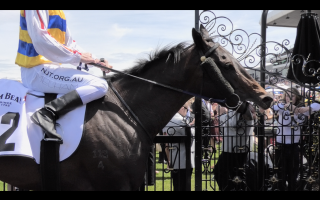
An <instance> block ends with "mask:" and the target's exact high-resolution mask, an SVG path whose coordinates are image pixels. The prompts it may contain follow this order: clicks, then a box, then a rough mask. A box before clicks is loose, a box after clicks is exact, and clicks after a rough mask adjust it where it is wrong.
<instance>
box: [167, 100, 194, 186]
mask: <svg viewBox="0 0 320 200" xmlns="http://www.w3.org/2000/svg"><path fill="white" fill-rule="evenodd" d="M189 106H190V105H189V101H188V102H187V103H185V104H184V105H183V106H182V107H181V108H180V110H179V111H178V112H177V113H176V114H175V115H174V116H173V118H172V119H171V120H170V121H169V123H168V124H167V125H166V126H165V128H164V129H163V132H164V133H165V134H166V135H169V137H170V135H174V136H185V135H186V132H185V131H186V127H189V125H190V124H191V125H192V124H193V123H194V120H193V121H192V122H191V123H189V122H190V121H189V120H188V116H187V115H188V111H189ZM188 123H189V124H188ZM191 134H192V135H194V128H191ZM192 141H193V140H192ZM167 146H169V147H170V152H169V150H168V148H166V154H167V158H168V166H169V167H170V166H173V169H174V171H172V172H171V177H172V179H173V188H174V191H185V190H186V176H187V175H188V176H190V177H191V175H192V170H193V168H194V151H195V150H194V142H191V147H188V148H191V149H190V150H191V158H190V159H191V170H190V172H189V174H187V171H186V166H187V163H186V146H185V144H184V143H169V144H168V145H167Z"/></svg>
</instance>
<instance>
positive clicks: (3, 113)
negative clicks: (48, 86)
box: [0, 79, 86, 164]
mask: <svg viewBox="0 0 320 200" xmlns="http://www.w3.org/2000/svg"><path fill="white" fill-rule="evenodd" d="M60 96H62V95H58V97H60ZM43 106H44V93H41V92H36V91H30V90H29V89H28V88H26V87H24V86H23V85H22V84H21V83H19V82H17V81H13V80H7V79H0V119H1V121H0V156H24V157H30V158H33V159H34V160H35V161H36V163H38V164H40V142H41V140H42V139H43V131H42V129H41V128H40V127H39V126H37V125H36V124H34V123H33V122H32V121H31V120H30V116H31V115H32V114H33V113H34V112H35V111H36V110H38V109H40V108H42V107H43ZM85 110H86V106H85V105H83V106H81V107H79V108H77V109H75V110H73V111H71V112H69V113H67V114H66V115H64V116H61V118H60V119H58V120H57V122H58V123H59V124H60V126H57V132H58V134H60V135H61V136H62V139H63V144H62V145H60V161H63V160H65V159H67V158H68V157H69V156H71V155H72V153H73V152H74V151H75V150H76V149H77V147H78V146H79V143H80V140H81V138H82V132H83V122H84V115H85Z"/></svg>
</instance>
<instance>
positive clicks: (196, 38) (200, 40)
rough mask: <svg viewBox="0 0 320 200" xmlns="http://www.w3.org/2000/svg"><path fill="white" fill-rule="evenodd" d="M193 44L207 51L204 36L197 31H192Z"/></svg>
mask: <svg viewBox="0 0 320 200" xmlns="http://www.w3.org/2000/svg"><path fill="white" fill-rule="evenodd" d="M192 38H193V42H194V44H195V45H196V47H197V48H199V49H200V50H205V47H206V42H205V41H204V40H203V38H202V35H201V34H200V33H199V32H198V31H197V30H196V29H195V28H193V29H192Z"/></svg>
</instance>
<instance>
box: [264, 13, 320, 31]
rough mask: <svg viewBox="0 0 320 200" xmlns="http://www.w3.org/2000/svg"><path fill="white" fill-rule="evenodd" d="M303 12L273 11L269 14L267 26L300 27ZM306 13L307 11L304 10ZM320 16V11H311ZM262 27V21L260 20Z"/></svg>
mask: <svg viewBox="0 0 320 200" xmlns="http://www.w3.org/2000/svg"><path fill="white" fill-rule="evenodd" d="M301 11H302V10H273V11H269V12H268V16H267V26H279V27H292V28H295V27H297V26H298V23H299V20H300V15H301V14H302V12H301ZM304 11H305V12H306V10H304ZM311 12H313V13H317V14H318V16H320V10H311ZM259 24H260V25H261V19H260V20H259Z"/></svg>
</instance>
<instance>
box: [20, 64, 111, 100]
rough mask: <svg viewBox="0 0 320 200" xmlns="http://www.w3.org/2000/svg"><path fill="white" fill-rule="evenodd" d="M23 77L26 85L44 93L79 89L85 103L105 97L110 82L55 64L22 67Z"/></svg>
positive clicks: (58, 92)
mask: <svg viewBox="0 0 320 200" xmlns="http://www.w3.org/2000/svg"><path fill="white" fill-rule="evenodd" d="M21 79H22V83H23V85H24V86H25V87H27V88H30V89H32V90H35V91H39V92H44V93H57V94H66V93H68V92H71V91H72V90H77V92H78V93H79V95H80V97H81V99H82V102H83V104H87V103H89V102H91V101H93V100H95V99H99V98H101V97H103V96H104V95H105V94H106V93H107V91H108V83H107V82H106V81H105V80H104V79H102V78H98V77H96V76H93V75H91V74H89V73H87V72H84V71H80V70H76V69H71V68H63V67H61V66H57V65H53V64H43V65H38V66H36V67H32V68H24V67H21Z"/></svg>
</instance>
